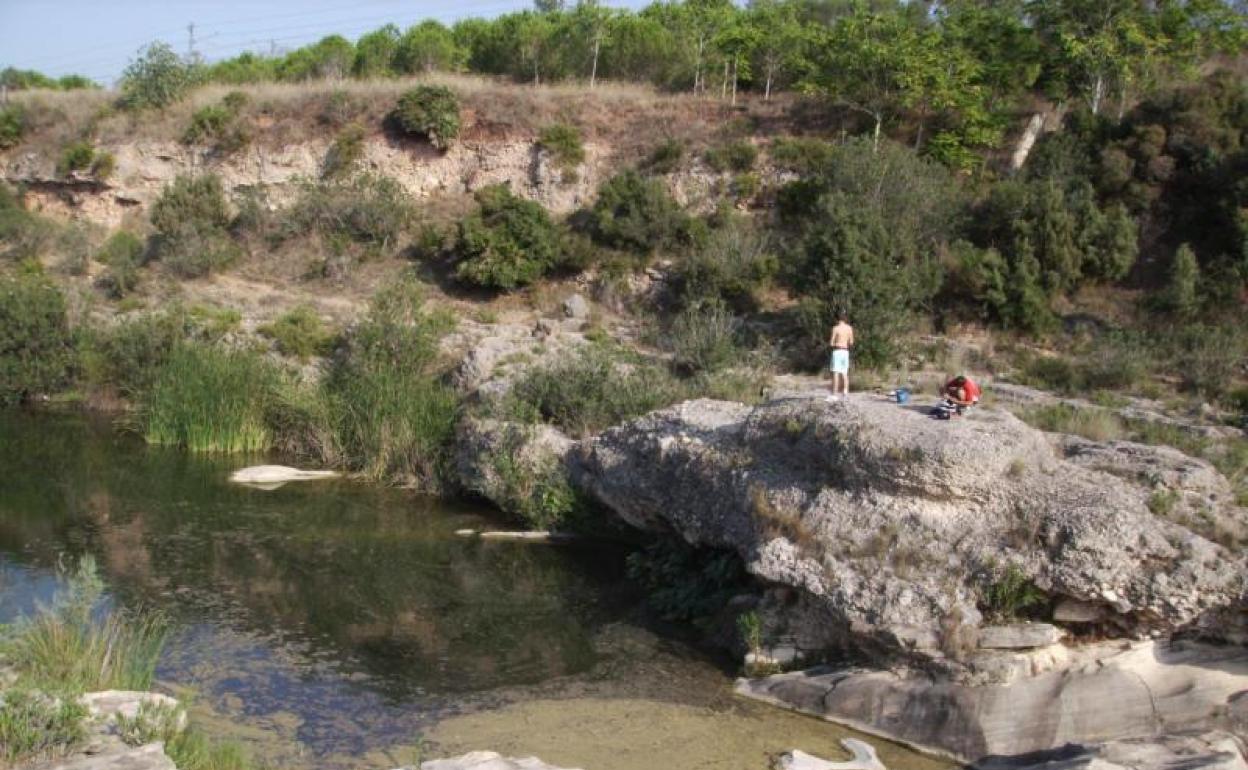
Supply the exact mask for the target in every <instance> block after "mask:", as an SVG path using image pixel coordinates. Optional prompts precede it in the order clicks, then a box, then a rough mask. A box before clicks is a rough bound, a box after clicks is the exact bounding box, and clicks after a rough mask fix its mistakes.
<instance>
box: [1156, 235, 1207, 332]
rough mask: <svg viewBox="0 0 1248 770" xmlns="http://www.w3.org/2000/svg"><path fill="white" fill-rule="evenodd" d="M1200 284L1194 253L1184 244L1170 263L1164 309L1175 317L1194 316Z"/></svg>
mask: <svg viewBox="0 0 1248 770" xmlns="http://www.w3.org/2000/svg"><path fill="white" fill-rule="evenodd" d="M1199 283H1200V264H1199V263H1198V262H1197V261H1196V252H1194V251H1192V247H1191V246H1189V245H1187V244H1186V243H1185V244H1183V245H1182V246H1180V247H1179V249H1178V251H1176V252H1175V253H1174V259H1173V261H1172V262H1171V263H1170V275H1169V278H1168V281H1167V283H1166V289H1165V296H1164V304H1165V306H1166V309H1168V310H1169V311H1170V312H1171V313H1174V314H1175V315H1177V316H1181V317H1188V318H1190V317H1191V316H1193V315H1195V313H1196V311H1197V309H1198V308H1199V306H1200V297H1199V295H1198V294H1197V290H1198V287H1199Z"/></svg>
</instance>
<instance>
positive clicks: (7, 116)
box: [0, 104, 26, 150]
mask: <svg viewBox="0 0 1248 770" xmlns="http://www.w3.org/2000/svg"><path fill="white" fill-rule="evenodd" d="M25 134H26V110H25V108H23V107H22V105H20V104H10V105H8V106H7V107H0V150H7V149H9V148H10V147H16V146H17V144H18V143H19V142H21V141H22V137H23V136H25Z"/></svg>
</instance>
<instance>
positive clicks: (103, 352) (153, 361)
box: [82, 312, 189, 399]
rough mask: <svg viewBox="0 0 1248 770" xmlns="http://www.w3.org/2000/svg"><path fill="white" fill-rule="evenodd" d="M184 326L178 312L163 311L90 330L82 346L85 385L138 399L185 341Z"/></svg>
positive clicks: (184, 323)
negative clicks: (179, 345)
mask: <svg viewBox="0 0 1248 770" xmlns="http://www.w3.org/2000/svg"><path fill="white" fill-rule="evenodd" d="M187 324H188V322H187V319H186V317H185V316H184V315H182V314H181V313H177V312H163V313H146V314H143V315H139V316H136V317H134V318H126V319H123V320H121V321H119V322H117V323H116V324H114V325H112V326H102V327H95V328H93V329H91V330H90V331H88V332H87V333H86V334H85V338H84V340H83V343H82V369H83V375H84V378H85V380H86V382H87V384H88V385H89V386H91V387H93V388H97V389H99V388H104V387H115V388H116V389H117V391H118V392H119V393H120V394H121V395H122V396H124V397H126V398H130V399H140V398H141V397H142V396H143V394H145V393H147V392H148V391H149V390H151V388H152V386H153V385H154V384H155V382H156V379H157V378H158V377H159V376H160V374H161V371H162V369H163V368H164V366H165V363H166V362H167V361H168V360H169V356H170V354H171V353H172V352H173V349H174V348H175V347H176V346H177V345H178V344H179V343H181V342H182V341H183V340H185V339H186V337H187V335H188V333H189V329H188V325H187Z"/></svg>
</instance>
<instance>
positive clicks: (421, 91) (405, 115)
mask: <svg viewBox="0 0 1248 770" xmlns="http://www.w3.org/2000/svg"><path fill="white" fill-rule="evenodd" d="M391 117H392V118H393V120H394V122H395V123H396V124H397V125H398V126H399V128H400V129H401V130H402V131H403V132H404V133H405V134H407V135H409V136H419V137H423V138H426V139H428V140H429V143H430V144H432V145H433V146H434V147H437V148H438V149H439V150H445V149H447V148H448V147H450V146H451V143H452V142H454V141H455V138H456V137H458V136H459V126H460V119H459V97H457V96H456V95H455V92H454V91H452V90H451V89H449V88H447V87H446V86H417V87H416V88H413V89H412V90H410V91H408V92H407V93H405V94H403V95H402V96H401V97H399V103H398V105H396V106H395V108H394V112H392V113H391Z"/></svg>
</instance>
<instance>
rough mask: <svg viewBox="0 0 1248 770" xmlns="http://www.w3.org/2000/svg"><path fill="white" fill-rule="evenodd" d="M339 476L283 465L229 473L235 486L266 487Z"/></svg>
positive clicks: (254, 466)
mask: <svg viewBox="0 0 1248 770" xmlns="http://www.w3.org/2000/svg"><path fill="white" fill-rule="evenodd" d="M341 475H342V474H340V473H338V472H337V471H306V470H301V469H299V468H291V467H288V466H285V465H253V466H251V467H250V468H241V469H239V470H236V471H234V472H233V473H231V474H230V481H233V482H234V483H236V484H255V485H267V484H285V483H287V482H290V481H313V480H316V479H333V478H338V477H339V476H341Z"/></svg>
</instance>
